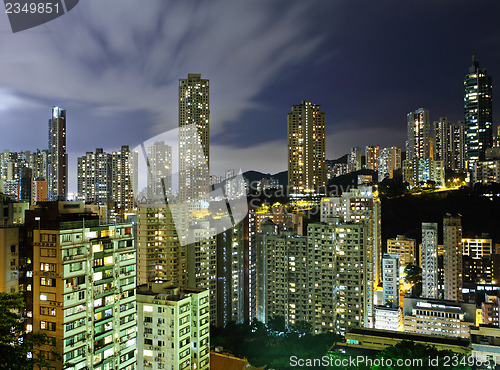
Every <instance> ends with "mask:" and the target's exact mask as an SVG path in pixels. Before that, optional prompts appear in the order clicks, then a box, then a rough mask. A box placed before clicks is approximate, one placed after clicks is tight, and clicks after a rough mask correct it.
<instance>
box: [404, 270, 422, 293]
mask: <svg viewBox="0 0 500 370" xmlns="http://www.w3.org/2000/svg"><path fill="white" fill-rule="evenodd" d="M405 274H406V276H405V282H406V283H408V284H411V285H413V289H412V293H413V294H412V295H413V296H414V297H419V296H420V294H422V269H421V268H420V267H419V266H417V265H414V264H411V263H409V264H408V265H406V267H405Z"/></svg>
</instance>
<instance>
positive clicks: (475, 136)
mask: <svg viewBox="0 0 500 370" xmlns="http://www.w3.org/2000/svg"><path fill="white" fill-rule="evenodd" d="M492 91H493V88H492V84H491V76H489V75H488V74H487V71H486V69H485V68H480V67H479V62H478V61H477V60H476V59H475V57H473V58H472V66H471V67H470V68H469V73H467V74H466V75H465V78H464V123H465V127H466V141H465V152H466V160H467V162H468V166H469V168H472V165H473V164H474V163H475V162H477V161H480V160H484V158H485V151H486V149H488V148H491V147H492V146H493V131H492V122H493V121H492V120H493V118H492Z"/></svg>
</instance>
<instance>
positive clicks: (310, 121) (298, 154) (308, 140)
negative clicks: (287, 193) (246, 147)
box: [288, 101, 326, 193]
mask: <svg viewBox="0 0 500 370" xmlns="http://www.w3.org/2000/svg"><path fill="white" fill-rule="evenodd" d="M325 185H326V171H325V113H323V112H321V106H320V105H314V104H312V103H311V102H310V101H302V103H301V104H300V105H293V106H292V111H291V113H289V114H288V186H289V187H290V188H291V191H292V192H293V193H304V192H311V191H320V192H321V190H320V189H321V188H323V187H324V186H325Z"/></svg>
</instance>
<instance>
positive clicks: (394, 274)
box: [382, 254, 400, 307]
mask: <svg viewBox="0 0 500 370" xmlns="http://www.w3.org/2000/svg"><path fill="white" fill-rule="evenodd" d="M382 275H383V285H382V286H383V302H382V304H387V303H392V305H393V306H394V307H399V287H400V282H399V255H397V254H384V257H383V258H382Z"/></svg>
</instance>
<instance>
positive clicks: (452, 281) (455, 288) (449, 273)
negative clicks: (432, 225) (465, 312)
mask: <svg viewBox="0 0 500 370" xmlns="http://www.w3.org/2000/svg"><path fill="white" fill-rule="evenodd" d="M443 249H444V299H447V300H450V301H461V300H462V286H463V278H462V249H463V247H462V223H461V220H460V216H458V217H452V216H451V215H449V214H447V215H446V216H445V217H444V220H443Z"/></svg>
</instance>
